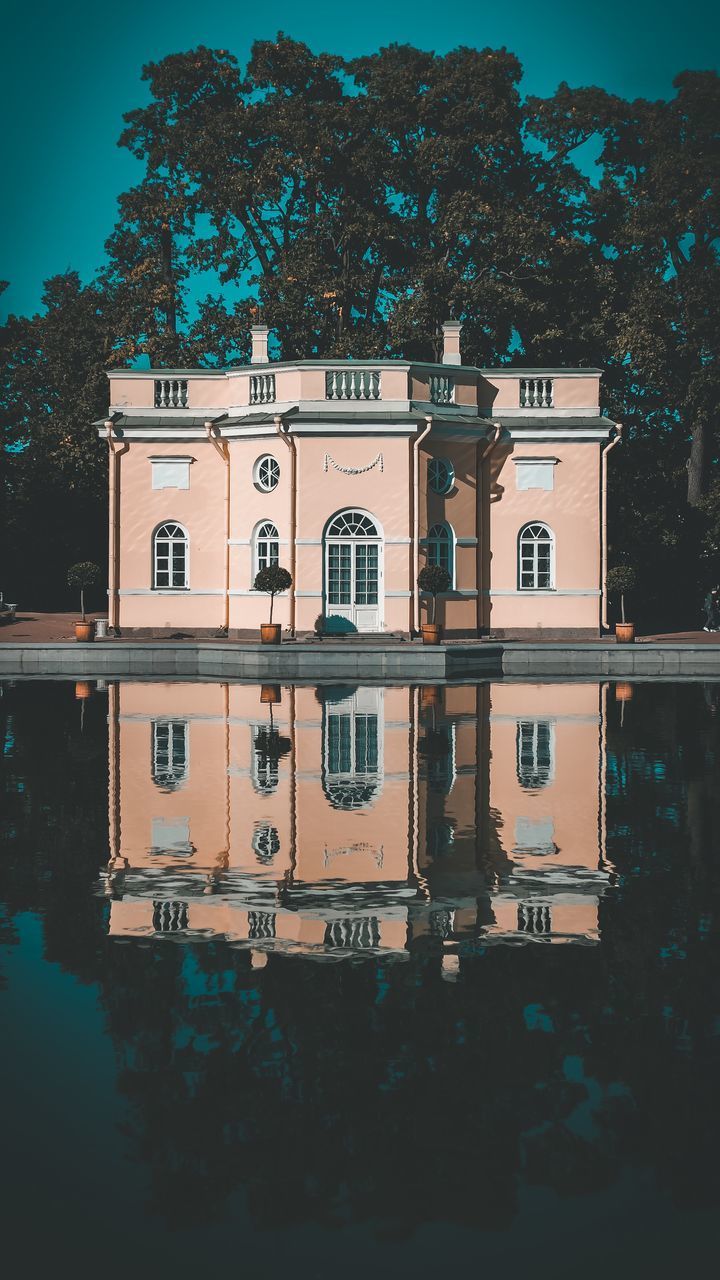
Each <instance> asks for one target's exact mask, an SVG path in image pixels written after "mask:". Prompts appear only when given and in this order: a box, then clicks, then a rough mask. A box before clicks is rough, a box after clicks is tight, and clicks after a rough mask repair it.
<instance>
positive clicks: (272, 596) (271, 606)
mask: <svg viewBox="0 0 720 1280" xmlns="http://www.w3.org/2000/svg"><path fill="white" fill-rule="evenodd" d="M274 603H275V594H274V592H272V591H271V592H270V621H271V622H272V611H273V605H274Z"/></svg>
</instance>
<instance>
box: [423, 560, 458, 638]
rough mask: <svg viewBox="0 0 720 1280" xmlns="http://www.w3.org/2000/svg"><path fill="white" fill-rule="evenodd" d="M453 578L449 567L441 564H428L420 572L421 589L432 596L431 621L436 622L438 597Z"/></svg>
mask: <svg viewBox="0 0 720 1280" xmlns="http://www.w3.org/2000/svg"><path fill="white" fill-rule="evenodd" d="M451 582H452V579H451V577H450V574H449V573H448V571H447V569H446V568H445V567H444V566H443V565H441V564H426V565H424V566H423V568H422V569H421V570H420V572H419V574H418V586H419V588H420V590H421V591H426V592H427V593H428V595H431V596H432V611H431V614H430V622H431V624H434V622H435V614H436V612H437V598H438V596H439V595H440V594H441V593H442V592H443V591H447V590H448V588H449V586H450V583H451Z"/></svg>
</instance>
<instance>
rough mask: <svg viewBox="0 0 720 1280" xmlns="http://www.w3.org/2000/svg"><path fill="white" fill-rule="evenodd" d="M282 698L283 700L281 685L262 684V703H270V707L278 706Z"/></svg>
mask: <svg viewBox="0 0 720 1280" xmlns="http://www.w3.org/2000/svg"><path fill="white" fill-rule="evenodd" d="M281 698H282V690H281V688H280V685H279V684H261V685H260V701H261V703H270V706H276V705H277V703H278V702H279V701H280V699H281Z"/></svg>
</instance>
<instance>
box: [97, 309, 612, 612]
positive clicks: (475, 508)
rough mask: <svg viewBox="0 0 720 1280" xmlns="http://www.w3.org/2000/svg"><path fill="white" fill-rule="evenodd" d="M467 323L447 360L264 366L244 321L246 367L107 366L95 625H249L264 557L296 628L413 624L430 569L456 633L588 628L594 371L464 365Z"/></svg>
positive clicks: (597, 521) (595, 461)
mask: <svg viewBox="0 0 720 1280" xmlns="http://www.w3.org/2000/svg"><path fill="white" fill-rule="evenodd" d="M460 329H461V326H460V324H459V323H457V322H454V321H448V322H447V323H446V324H445V326H444V339H445V348H444V355H443V363H441V364H423V363H415V362H412V361H407V360H390V359H386V360H368V361H364V362H359V361H354V360H302V361H293V362H277V361H274V362H269V361H268V358H267V355H268V330H267V328H266V327H265V326H262V325H257V326H255V328H254V329H253V333H252V339H253V348H252V361H251V364H250V365H249V366H247V367H240V368H231V369H225V370H214V369H186V370H179V369H149V370H138V369H118V370H116V371H114V372H113V373H112V374H111V375H110V408H109V413H108V417H107V419H106V420H101V421H100V422H98V423H97V426H98V430H99V434H100V435H101V436H102V437H104V438H106V439H107V441H108V445H109V456H110V467H109V486H110V567H109V615H110V626H111V627H113V628H116V629H119V630H121V631H122V632H124V633H132V632H137V633H140V634H155V633H158V634H162V633H167V632H172V631H176V630H178V629H183V630H185V631H190V632H193V633H196V634H198V635H203V634H206V635H212V634H214V633H216V632H218V631H226V632H228V633H229V634H230V635H242V634H247V633H250V634H255V633H256V632H257V629H258V627H259V625H260V623H261V622H265V621H267V614H268V601H267V597H264V596H261V595H258V593H257V592H255V591H254V590H253V582H254V579H255V574H256V572H257V570H258V569H259V568H260V567H262V566H264V565H266V564H268V563H272V562H279V563H280V564H282V565H284V566H285V567H286V568H287V569H289V570H290V572H291V574H292V578H293V585H292V588H291V589H290V591H288V592H287V593H286V594H285V595H284V596H282V597H279V599H278V600H277V602H276V612H275V617H276V619H277V620H278V621H280V622H281V623H282V624H283V626H284V627H285V628H287V629H288V630H289V631H290V632H292V633H300V634H302V633H303V632H310V631H313V630H314V629H316V628H321V627H322V628H324V629H325V630H328V631H332V630H349V631H352V630H357V631H364V632H402V633H411V634H413V633H416V632H417V631H418V628H419V624H420V623H421V622H422V621H426V620H428V615H427V605H428V601H427V600H426V599H425V598H423V597H422V596H421V595H420V593H419V591H418V588H417V585H416V584H417V576H418V572H419V570H420V568H421V567H422V566H423V565H425V564H426V563H428V562H429V563H439V564H442V565H444V566H445V567H446V568H447V569H448V571H449V573H450V575H451V580H452V586H451V589H450V590H449V591H448V592H447V594H446V595H445V596H444V597H443V598H442V599H441V601H440V606H439V618H438V620H439V621H441V622H443V623H444V625H445V628H446V630H447V632H448V633H449V634H451V635H452V634H455V635H466V636H474V635H478V634H487V633H488V632H492V633H493V634H494V635H498V636H505V635H510V634H512V635H521V636H522V635H534V634H537V632H538V630H540V629H542V630H543V631H544V632H545V633H551V634H556V635H560V636H561V635H563V634H565V635H568V634H572V635H580V636H582V635H587V636H593V635H597V634H598V632H599V630H600V627H601V623H602V621H603V609H604V575H605V529H604V526H605V520H604V512H605V502H606V494H605V475H606V466H605V456H606V453H607V450H608V449H609V448H610V447H611V445H612V443H613V441H614V439H616V438H617V435H616V425H615V424H614V423H613V422H611V421H610V420H609V419H608V418H606V417H604V416H602V415H601V413H600V377H601V374H600V371H599V370H597V369H507V368H506V369H478V368H475V367H470V366H467V365H463V364H461V362H460V361H461V356H460Z"/></svg>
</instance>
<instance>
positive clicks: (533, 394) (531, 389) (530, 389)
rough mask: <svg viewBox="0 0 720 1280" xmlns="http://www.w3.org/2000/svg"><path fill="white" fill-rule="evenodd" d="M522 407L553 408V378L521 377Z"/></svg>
mask: <svg viewBox="0 0 720 1280" xmlns="http://www.w3.org/2000/svg"><path fill="white" fill-rule="evenodd" d="M520 408H521V409H552V408H553V380H552V378H521V379H520Z"/></svg>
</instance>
